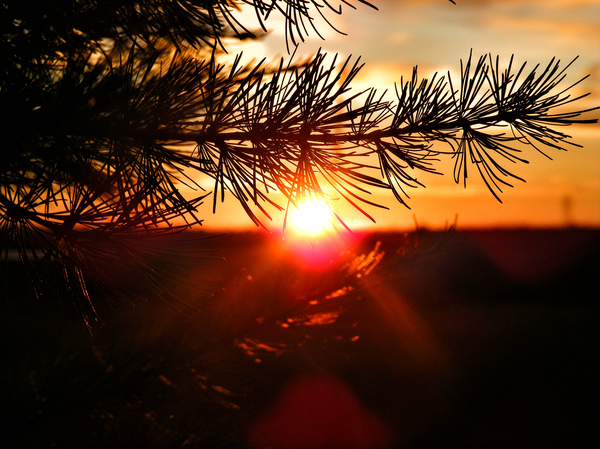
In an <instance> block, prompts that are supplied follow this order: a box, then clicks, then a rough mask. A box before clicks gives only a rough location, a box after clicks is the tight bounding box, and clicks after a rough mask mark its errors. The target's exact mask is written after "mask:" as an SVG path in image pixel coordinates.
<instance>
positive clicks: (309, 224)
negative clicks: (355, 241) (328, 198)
mask: <svg viewBox="0 0 600 449" xmlns="http://www.w3.org/2000/svg"><path fill="white" fill-rule="evenodd" d="M331 218H332V213H331V210H330V209H329V207H327V205H326V204H325V202H323V201H322V200H317V199H314V198H312V199H307V200H306V201H304V202H302V203H300V204H298V206H297V208H296V209H295V210H294V212H293V213H292V223H293V225H294V227H295V228H296V229H297V230H298V231H301V232H304V233H308V234H319V233H321V232H324V231H326V230H327V229H330V228H331Z"/></svg>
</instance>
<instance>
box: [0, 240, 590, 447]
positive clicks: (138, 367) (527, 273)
mask: <svg viewBox="0 0 600 449" xmlns="http://www.w3.org/2000/svg"><path fill="white" fill-rule="evenodd" d="M343 240H347V241H346V242H345V243H344V245H347V246H343V245H342V243H340V242H339V241H337V242H333V241H331V242H328V243H322V242H316V243H315V246H314V248H313V247H311V246H310V245H308V246H306V245H304V246H302V244H301V243H299V242H295V241H294V239H293V238H288V239H287V240H286V241H285V243H282V242H281V241H280V240H279V239H277V238H274V237H271V238H269V237H268V236H266V235H263V234H243V235H238V234H233V235H228V236H224V237H220V238H215V239H210V240H205V241H201V242H200V243H201V244H202V245H203V248H215V249H216V248H219V249H220V252H214V253H213V252H208V253H206V255H207V256H209V257H212V258H209V259H207V260H206V261H204V262H203V263H200V264H197V265H194V264H187V265H185V270H186V271H183V269H182V271H181V276H180V278H181V279H178V280H177V282H175V280H173V282H172V284H170V285H168V286H165V288H168V289H169V290H171V291H173V292H174V293H175V294H177V295H178V296H179V297H181V298H182V299H185V300H186V301H187V302H188V303H189V304H191V305H193V306H194V307H197V308H199V309H201V311H200V312H194V311H192V310H191V309H189V308H186V307H185V306H183V305H179V307H180V309H182V310H183V312H184V313H180V312H175V311H173V308H172V307H169V306H168V304H165V303H163V302H161V301H159V300H156V299H148V301H145V300H144V299H137V300H134V301H133V303H134V304H135V307H134V306H133V305H132V304H131V303H130V302H128V301H121V300H115V301H113V302H112V309H111V307H108V305H107V304H106V302H104V301H102V300H99V301H98V308H99V311H100V314H101V317H102V318H103V320H104V324H103V325H102V326H100V325H96V326H94V327H93V335H90V334H89V332H88V331H87V329H86V328H85V326H84V325H83V323H82V322H81V320H80V319H79V317H78V315H77V313H73V312H72V311H71V309H70V307H69V306H65V307H57V306H56V305H55V303H54V302H53V301H51V300H42V301H37V300H33V299H28V297H27V296H26V295H25V294H24V293H23V292H24V291H26V290H27V285H28V283H29V281H28V280H27V278H26V277H25V276H24V273H22V272H21V271H19V269H18V267H17V266H16V265H12V264H9V268H10V270H9V271H8V273H9V274H8V278H7V279H8V288H7V289H6V290H5V291H3V292H2V293H1V294H2V296H6V298H3V300H2V305H1V306H0V307H1V309H0V311H1V316H0V326H1V327H0V335H1V340H0V351H1V352H0V354H1V359H0V385H1V387H0V397H1V398H2V399H1V404H2V407H1V409H2V411H1V412H0V415H3V416H0V447H1V448H12V447H21V446H27V447H112V448H121V447H123V448H127V447H148V448H153V447H156V448H163V447H164V448H168V447H209V448H210V447H242V448H243V447H258V448H262V447H267V446H268V445H269V444H270V446H271V447H275V448H277V447H280V448H282V449H283V448H296V447H297V448H300V447H313V448H320V447H323V448H324V447H332V448H334V447H336V446H339V447H347V448H359V447H363V448H367V447H372V448H375V447H386V446H389V447H399V448H400V447H402V448H429V447H432V448H433V447H465V448H479V447H481V448H494V447H499V448H514V447H544V446H553V447H557V446H558V447H567V446H568V447H583V446H586V447H595V446H596V445H597V444H598V442H599V439H600V438H599V437H598V432H597V426H598V415H597V412H596V411H595V410H597V404H598V395H597V383H598V378H599V374H600V373H599V370H598V368H595V366H596V363H595V362H594V360H595V359H597V358H598V349H599V346H600V345H599V343H600V333H599V328H598V325H599V324H600V308H599V303H598V279H599V273H600V231H597V230H581V229H579V230H578V229H570V230H560V231H550V230H546V231H542V230H536V231H533V230H513V231H473V232H466V231H465V232H454V233H452V234H443V233H430V232H421V233H420V234H419V235H416V234H414V233H411V234H407V235H404V234H381V235H362V236H357V238H356V240H353V241H352V242H350V240H349V239H346V238H344V239H343ZM377 241H379V242H381V243H380V245H379V246H376V244H375V243H376V242H377ZM173 245H174V247H175V246H177V245H179V246H180V247H184V248H187V250H188V251H189V252H194V251H195V250H194V247H192V246H189V245H190V244H189V243H186V244H185V245H183V246H182V245H181V244H177V243H174V244H173ZM415 248H416V249H415ZM383 253H385V254H383ZM362 255H364V256H366V257H362V258H361V256H362ZM369 255H370V257H369ZM222 257H225V260H222ZM379 258H381V259H380V261H379V262H378V260H379ZM377 262H378V263H377ZM161 264H163V262H160V261H156V266H161ZM3 271H4V267H3ZM118 282H119V283H121V284H123V285H126V286H127V287H128V288H129V289H130V290H131V291H133V292H137V293H139V294H140V295H139V296H141V297H143V298H146V297H148V298H149V297H150V296H149V295H150V294H149V293H148V294H147V293H146V288H145V287H146V285H147V282H148V281H147V280H146V279H143V278H140V277H136V276H134V275H133V274H131V273H123V274H122V278H121V279H118ZM198 285H200V286H203V287H202V288H203V289H205V290H207V291H208V292H209V293H214V294H213V295H212V296H210V295H208V294H206V293H205V292H203V291H201V290H200V288H199V287H198ZM93 294H94V295H100V292H99V291H95V292H93ZM132 297H133V295H132ZM315 376H316V377H315ZM346 436H348V438H346ZM593 441H596V443H595V444H594V443H593Z"/></svg>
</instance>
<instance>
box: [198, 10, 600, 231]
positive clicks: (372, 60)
mask: <svg viewBox="0 0 600 449" xmlns="http://www.w3.org/2000/svg"><path fill="white" fill-rule="evenodd" d="M353 3H355V4H356V5H357V10H352V9H350V8H347V7H344V9H343V14H342V15H341V16H339V17H336V20H335V24H336V26H337V27H339V29H341V30H343V31H345V32H346V33H347V35H346V36H343V35H340V34H336V33H335V32H334V31H332V30H328V29H327V27H326V26H320V27H319V31H320V32H322V34H323V35H324V37H325V38H326V40H321V39H319V38H318V37H316V36H315V37H314V38H309V39H308V40H307V41H306V42H305V43H304V44H303V45H301V46H300V48H299V49H298V53H299V54H300V55H308V54H311V53H313V52H314V51H315V50H317V49H318V48H322V49H323V50H324V51H327V52H337V53H339V54H340V56H342V58H343V57H346V56H349V55H353V56H355V57H358V56H361V60H362V61H363V62H365V63H366V66H365V67H364V69H363V70H362V71H361V75H360V78H359V79H357V82H356V83H355V84H354V89H356V90H362V89H364V88H366V87H377V88H378V90H379V89H381V90H382V91H383V90H385V89H388V90H391V91H393V83H394V81H399V80H400V77H401V76H404V77H407V76H410V74H411V71H412V67H413V66H414V65H418V66H419V73H420V75H421V76H430V75H431V74H432V73H433V72H435V71H440V72H442V73H446V72H447V71H448V70H450V72H451V73H453V74H454V79H457V78H456V72H457V70H458V69H459V68H460V60H461V59H463V60H464V59H466V58H467V57H468V55H469V52H470V50H471V49H473V54H474V56H475V57H478V56H480V55H485V54H487V53H492V55H499V56H500V58H501V61H502V60H504V61H506V60H508V58H509V57H510V56H511V55H512V54H514V55H515V62H516V63H518V64H520V63H522V62H525V61H527V62H528V63H529V64H531V67H533V65H534V64H537V63H541V64H542V65H545V64H547V63H548V62H549V61H550V59H551V58H552V57H553V56H556V57H557V58H558V59H560V60H561V61H563V62H564V63H567V62H569V61H571V60H572V59H573V58H574V57H576V56H578V55H579V59H578V61H577V62H576V63H575V65H574V66H572V67H571V69H570V70H569V72H568V80H569V81H576V80H577V79H579V78H582V77H583V76H585V75H587V74H591V75H592V76H591V77H590V79H588V80H586V81H585V82H584V83H583V84H581V85H580V86H579V87H578V90H577V91H576V92H575V93H578V92H579V93H581V92H582V91H585V92H591V93H592V95H591V96H590V97H588V98H587V99H585V100H584V101H581V102H580V103H579V107H580V108H587V107H592V106H598V105H600V0H599V1H592V0H579V1H568V0H560V1H559V0H530V1H520V0H457V1H456V3H457V5H452V4H451V3H450V2H447V1H445V0H408V1H407V0H401V1H392V0H385V1H382V0H372V3H374V4H375V5H376V6H377V7H378V8H379V11H375V10H371V9H370V8H368V7H366V6H364V5H359V4H358V3H357V2H356V1H354V2H353ZM268 24H269V25H270V26H272V27H273V31H272V33H271V35H270V36H269V37H267V38H266V39H265V40H263V41H261V42H250V43H248V44H246V45H244V46H243V50H244V52H245V54H246V55H251V56H255V57H262V56H266V57H268V58H269V57H273V58H279V57H281V56H286V49H285V42H284V38H283V35H282V34H281V32H280V28H278V23H277V21H270V22H268ZM594 117H595V118H598V117H600V112H596V113H595V115H594ZM567 133H568V134H571V135H572V136H573V137H574V141H575V142H577V143H579V144H581V145H583V146H584V147H583V148H573V149H570V150H569V151H568V152H557V151H550V152H549V153H548V154H549V155H550V156H551V157H552V158H553V159H554V160H553V161H550V160H548V159H547V158H545V157H544V156H542V155H540V154H536V153H529V154H528V159H529V161H530V164H529V165H528V166H525V165H521V166H520V167H518V170H517V174H518V175H519V176H521V177H523V178H525V179H526V181H527V182H526V183H520V182H518V181H517V184H516V185H515V188H513V189H510V188H507V189H505V190H504V193H503V194H502V195H501V198H502V201H503V203H502V204H500V203H499V202H498V201H497V200H496V199H495V198H494V197H493V196H492V195H491V194H489V193H488V192H487V190H486V189H485V186H483V185H482V183H481V182H477V181H478V180H477V179H475V178H469V183H468V186H467V188H466V189H464V188H463V187H462V185H460V186H459V185H456V184H455V183H454V182H453V180H452V165H451V163H448V164H445V165H441V166H440V168H441V170H440V171H442V172H444V173H445V175H444V176H422V177H419V180H420V181H422V182H424V184H425V185H426V187H427V188H425V189H419V190H412V191H410V197H411V199H410V201H409V204H410V206H411V208H412V210H408V209H406V208H405V207H403V206H401V205H400V204H397V203H395V202H394V199H393V197H391V194H388V196H385V195H384V194H382V193H381V192H379V193H377V194H374V195H373V199H375V200H379V201H382V202H383V203H384V204H386V205H388V206H389V207H390V210H387V211H386V210H377V209H375V210H373V209H371V210H369V212H370V213H372V214H373V216H374V217H375V219H376V221H377V223H376V224H372V223H371V222H369V221H368V220H366V219H364V218H362V217H361V216H360V215H359V214H357V213H356V212H354V211H353V210H352V208H351V207H350V206H347V205H344V206H340V207H338V208H337V209H336V210H337V212H338V213H339V214H340V215H341V216H342V217H343V218H344V219H345V221H346V222H347V223H348V224H349V225H350V226H351V227H352V228H355V229H359V228H364V227H368V228H369V229H372V230H384V229H389V228H395V229H405V228H412V227H414V219H416V220H417V222H418V223H419V224H420V225H426V226H428V227H430V228H440V227H444V226H445V224H446V222H452V221H454V219H455V217H458V225H459V227H462V228H466V227H496V226H500V227H510V226H543V227H546V226H562V225H565V224H570V225H581V226H600V145H599V144H600V125H597V124H596V125H591V126H586V127H575V126H573V127H571V128H569V129H568V130H567ZM444 167H447V168H444ZM207 187H208V188H209V190H210V189H211V187H210V183H209V184H208V185H207ZM203 207H204V208H203V209H202V214H203V216H204V217H205V222H204V227H205V229H206V230H221V229H253V228H254V225H253V223H252V222H251V221H250V219H249V218H247V217H245V216H244V213H243V211H242V209H241V207H240V206H239V205H237V204H235V200H234V199H233V198H232V197H229V201H226V203H225V204H219V206H218V209H217V213H216V214H215V215H213V214H212V210H211V209H212V201H207V204H205V205H204V206H203ZM413 216H414V218H413ZM281 223H282V217H281V216H276V217H274V221H273V222H272V223H270V224H269V227H270V228H272V229H274V230H275V229H280V228H281Z"/></svg>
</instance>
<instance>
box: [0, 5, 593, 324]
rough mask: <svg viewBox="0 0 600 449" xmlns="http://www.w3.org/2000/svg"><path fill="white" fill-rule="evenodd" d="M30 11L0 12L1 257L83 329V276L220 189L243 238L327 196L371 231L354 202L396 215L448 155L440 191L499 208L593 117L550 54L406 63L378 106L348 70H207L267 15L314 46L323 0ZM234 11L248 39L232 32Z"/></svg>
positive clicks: (185, 222)
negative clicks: (536, 156) (442, 65)
mask: <svg viewBox="0 0 600 449" xmlns="http://www.w3.org/2000/svg"><path fill="white" fill-rule="evenodd" d="M30 3H31V2H28V1H22V0H19V1H16V0H15V1H13V0H10V1H3V2H2V6H1V8H2V13H1V14H0V16H1V18H0V30H1V32H0V105H1V107H0V126H2V129H3V132H2V137H3V138H2V140H1V141H0V146H1V148H0V242H1V248H2V255H3V257H7V255H8V253H9V248H13V247H14V248H16V250H17V252H18V254H19V257H20V259H21V260H22V261H23V263H24V265H25V266H26V268H27V269H28V270H29V273H30V274H29V275H30V278H31V279H32V280H33V281H34V290H35V291H36V293H37V294H38V295H41V294H42V292H43V291H44V289H45V286H46V285H50V286H52V288H51V290H55V291H60V292H61V293H60V295H59V296H61V295H64V294H65V293H66V294H67V297H69V298H71V300H72V302H73V304H75V305H76V306H77V307H78V308H79V309H81V311H82V313H84V315H85V314H86V313H91V314H92V316H94V315H95V311H94V308H93V306H92V303H91V299H90V297H89V294H88V293H87V289H86V282H85V278H86V277H87V276H88V275H90V274H91V275H92V276H96V277H107V275H106V267H108V266H115V264H116V265H118V264H119V263H121V264H130V263H131V261H138V260H140V259H141V257H140V255H139V254H138V253H139V252H140V251H142V250H140V249H139V248H140V244H139V242H140V240H143V239H151V240H153V239H155V238H157V237H160V236H161V235H163V234H171V233H176V232H181V231H182V230H184V229H188V228H191V227H194V226H197V225H200V224H201V223H202V217H200V216H198V212H197V207H198V206H199V204H200V203H202V202H203V201H204V200H205V199H207V198H208V197H209V196H210V195H212V202H213V210H214V211H215V212H216V211H217V206H218V203H219V201H222V200H224V199H225V192H226V191H228V192H230V193H231V194H232V196H233V197H235V198H236V199H237V200H238V201H239V202H240V203H241V204H242V206H243V208H244V210H245V211H246V213H247V215H248V217H249V218H250V219H251V220H252V221H253V222H254V223H255V224H257V225H259V226H263V225H264V222H265V220H268V219H269V218H270V217H269V209H270V208H273V207H274V208H277V209H280V210H287V209H289V207H290V206H293V205H296V204H298V203H299V202H300V201H302V200H303V199H304V198H306V197H312V196H317V197H322V198H325V199H331V194H327V193H326V191H330V192H331V191H333V192H335V194H334V196H335V197H336V198H341V199H343V200H345V201H347V202H348V203H350V204H352V205H353V206H354V207H355V208H356V209H358V210H359V211H361V212H362V213H363V214H365V215H366V216H367V217H370V215H369V212H368V209H369V208H371V207H382V206H381V205H379V204H376V203H374V202H373V201H372V200H370V199H369V194H370V192H371V191H372V190H373V189H384V190H389V191H391V192H393V194H394V196H395V197H396V198H397V200H398V201H399V202H400V203H402V204H404V205H406V206H408V195H407V192H408V189H410V188H415V187H419V186H421V185H422V183H421V182H420V181H419V174H420V173H423V172H430V173H436V172H437V169H436V165H437V164H438V162H439V161H440V159H442V158H445V157H449V158H453V159H454V161H455V164H454V179H455V180H456V182H461V183H464V184H466V180H467V177H468V174H470V172H471V171H472V170H475V171H476V173H479V175H480V176H481V177H482V178H483V180H484V181H485V184H486V185H487V187H488V188H489V190H490V192H491V193H492V194H493V195H494V196H495V197H496V198H498V199H500V194H501V192H502V189H503V188H505V187H507V186H511V185H512V182H513V181H514V180H519V179H521V178H520V177H519V176H518V174H517V171H516V170H515V169H514V168H513V167H515V163H526V162H527V161H526V155H525V154H523V148H524V146H525V147H529V148H532V149H533V150H534V151H536V150H537V151H546V149H548V148H550V149H566V148H567V146H569V145H574V144H573V143H572V142H571V141H570V137H569V136H568V135H567V134H565V133H563V132H561V131H559V130H558V129H557V128H559V127H562V126H564V125H570V124H574V123H591V122H595V120H592V119H586V118H582V117H581V115H582V114H583V113H584V112H587V111H584V110H577V109H576V108H575V109H570V107H571V106H572V103H573V102H575V101H577V100H579V99H581V98H582V96H578V97H575V98H573V97H572V96H571V94H570V92H571V89H572V87H573V86H574V85H566V86H565V85H564V79H565V76H566V72H565V70H566V69H567V68H568V67H569V65H570V64H567V65H566V66H565V67H563V66H562V64H561V63H560V61H558V60H554V59H553V60H552V61H550V63H548V64H547V65H546V66H535V67H533V68H528V67H527V66H526V65H525V64H524V65H522V66H520V67H516V66H514V64H513V60H512V59H511V61H510V63H509V64H508V66H507V67H506V68H500V66H499V60H498V58H494V57H493V56H492V55H486V56H482V57H480V58H476V57H473V56H469V58H468V60H467V61H465V62H464V63H461V72H460V79H458V80H453V79H452V77H451V76H450V74H449V73H448V74H447V75H445V76H444V75H436V76H434V77H432V78H431V79H423V78H420V77H419V76H418V74H417V70H416V68H415V70H414V72H413V74H412V77H411V78H410V79H407V80H405V79H401V80H400V81H399V83H398V84H397V86H396V99H395V100H394V101H390V100H388V99H387V97H386V96H385V95H384V94H382V93H378V92H377V91H376V90H375V89H368V90H366V91H363V92H354V91H352V90H351V85H352V82H353V80H354V79H355V78H356V76H357V75H358V73H359V71H360V70H361V68H362V63H361V62H360V58H359V59H352V58H348V59H346V60H343V61H338V59H339V58H338V57H337V56H333V57H332V56H331V55H327V54H325V53H323V52H318V53H317V54H315V55H314V56H313V57H312V58H310V59H308V60H306V61H296V60H295V58H294V57H291V58H289V59H287V60H284V59H281V61H279V62H276V61H260V62H255V63H252V64H250V65H243V64H242V63H241V58H240V57H237V58H235V59H234V60H233V61H232V62H229V63H224V62H222V58H221V56H222V55H223V52H224V51H225V50H227V49H228V47H227V45H228V42H230V41H233V40H242V39H247V38H252V39H254V38H258V37H259V36H260V35H261V34H262V33H264V32H265V30H266V29H267V28H266V23H267V21H268V20H269V18H270V17H271V16H272V15H283V16H284V17H285V24H286V25H285V27H286V40H287V42H288V45H289V48H293V47H294V46H296V45H298V44H299V43H301V42H302V41H303V40H304V39H305V38H306V36H307V35H308V34H309V33H316V34H318V30H317V28H316V25H315V20H314V17H317V16H322V17H323V18H325V20H326V22H328V23H329V20H328V17H329V16H330V14H340V13H341V11H342V10H341V6H340V5H333V4H330V3H329V2H328V1H322V0H303V1H298V0H279V1H277V0H276V1H263V0H240V1H237V0H208V1H207V0H202V1H201V0H180V1H177V2H172V1H170V0H145V1H143V0H137V1H136V0H102V1H98V0H56V1H54V2H46V4H45V5H42V6H39V5H37V2H36V7H33V6H32V5H31V4H30ZM342 3H343V4H344V5H346V6H350V7H353V8H354V6H353V5H352V4H351V3H350V2H347V1H343V2H342ZM355 3H362V4H364V5H366V6H369V7H372V5H370V4H369V3H367V2H365V1H362V0H359V1H358V2H355ZM241 5H243V6H245V7H251V8H254V10H255V12H256V17H257V18H258V21H259V24H260V27H261V28H262V29H259V30H250V29H249V28H247V27H246V26H245V25H244V24H243V23H241V22H240V21H239V20H238V19H237V18H236V17H237V16H236V15H235V13H234V12H235V11H236V9H238V8H239V7H240V6H241ZM575 84H577V83H575ZM584 96H585V95H584ZM434 144H435V145H434ZM440 144H441V145H440ZM202 176H209V177H211V178H212V179H213V180H214V189H213V191H212V192H205V191H203V190H202V188H201V186H200V185H199V181H198V180H199V179H200V178H201V177H202ZM182 185H185V186H188V187H192V188H193V189H196V190H197V191H198V192H199V193H198V195H196V196H195V197H194V198H191V199H190V198H188V197H184V195H182V193H181V191H180V189H181V186H182ZM325 186H327V189H326V188H325ZM274 193H279V194H283V197H284V198H285V199H286V200H285V202H284V203H283V204H280V203H278V202H277V201H276V200H275V199H274V198H275V196H274V195H273V194H274ZM338 219H339V221H340V223H342V224H343V218H342V217H338ZM141 247H144V245H141ZM142 268H143V267H142ZM103 273H104V274H103ZM57 277H58V279H59V280H58V281H57ZM61 286H62V287H61Z"/></svg>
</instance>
